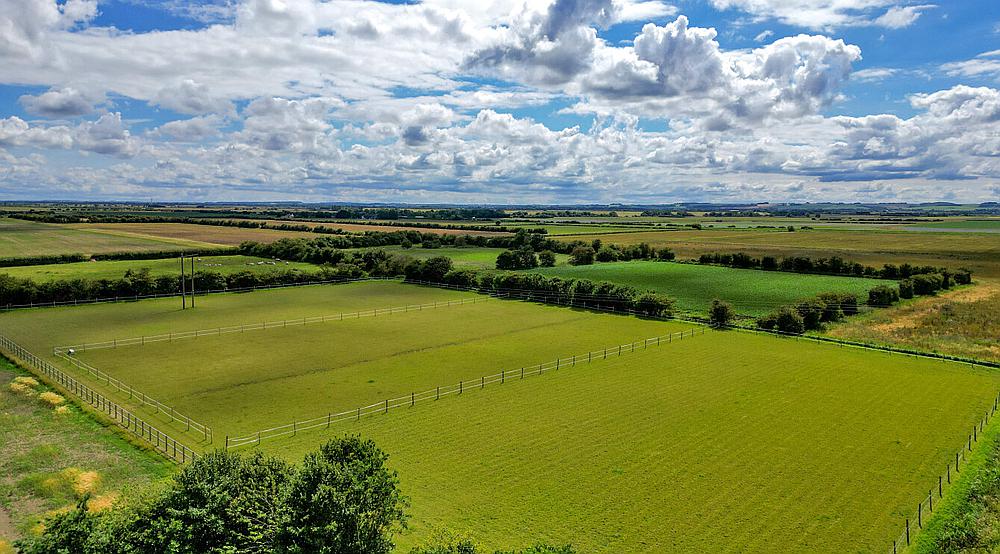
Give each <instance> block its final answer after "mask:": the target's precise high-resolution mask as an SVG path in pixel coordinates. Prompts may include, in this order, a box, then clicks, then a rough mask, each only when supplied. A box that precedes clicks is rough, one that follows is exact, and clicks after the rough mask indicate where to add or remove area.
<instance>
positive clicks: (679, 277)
mask: <svg viewBox="0 0 1000 554" xmlns="http://www.w3.org/2000/svg"><path fill="white" fill-rule="evenodd" d="M533 271H537V272H538V273H543V274H545V275H554V276H558V277H564V278H574V279H590V280H593V281H612V282H615V283H621V284H623V285H630V286H633V287H635V288H637V289H639V290H655V291H657V292H662V293H665V294H667V295H669V296H671V297H673V298H674V299H676V300H677V307H678V308H679V309H680V310H682V311H688V312H697V313H704V312H706V311H707V309H708V305H709V304H710V303H711V302H712V300H713V299H715V298H718V299H720V300H725V301H726V302H729V303H730V304H732V305H733V307H734V308H735V309H736V311H737V312H738V313H740V314H745V315H763V314H766V313H768V312H771V311H773V310H775V309H776V308H778V307H779V306H782V305H786V304H791V303H794V302H795V301H797V300H802V299H805V298H809V297H812V296H816V295H817V294H819V293H821V292H850V293H854V294H857V295H858V296H859V299H861V300H862V301H864V299H866V298H868V289H870V288H872V287H874V286H875V285H884V284H886V283H891V281H884V280H879V279H861V278H857V277H837V276H829V275H802V274H797V273H784V272H779V271H761V270H756V269H733V268H729V267H719V266H710V265H696V264H680V263H670V262H646V261H634V262H615V263H598V264H593V265H578V266H571V265H566V266H560V267H553V268H544V269H537V270H533Z"/></svg>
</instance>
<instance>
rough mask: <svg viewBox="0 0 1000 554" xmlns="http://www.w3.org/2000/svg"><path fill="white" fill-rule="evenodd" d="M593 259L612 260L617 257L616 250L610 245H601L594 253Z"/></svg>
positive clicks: (600, 260)
mask: <svg viewBox="0 0 1000 554" xmlns="http://www.w3.org/2000/svg"><path fill="white" fill-rule="evenodd" d="M594 259H596V260H597V261H599V262H613V261H615V260H617V259H618V251H617V250H615V249H614V248H612V247H611V246H602V247H601V249H600V250H598V251H597V254H595V255H594Z"/></svg>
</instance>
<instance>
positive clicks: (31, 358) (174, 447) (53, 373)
mask: <svg viewBox="0 0 1000 554" xmlns="http://www.w3.org/2000/svg"><path fill="white" fill-rule="evenodd" d="M0 348H2V349H3V350H4V351H5V352H7V353H8V354H9V355H11V356H13V357H15V358H17V359H19V360H21V361H22V362H23V363H25V364H27V365H28V366H30V367H31V368H33V369H34V370H35V371H37V372H41V374H42V375H44V376H45V377H46V378H48V379H51V380H52V381H54V382H55V383H56V384H58V385H59V386H60V387H62V388H63V389H65V390H66V391H68V392H70V393H72V394H73V395H75V396H76V397H78V398H79V399H80V400H82V401H83V402H86V403H87V404H89V405H90V406H92V407H94V408H96V409H97V410H100V411H101V412H103V413H104V414H105V415H107V416H109V417H110V418H111V419H112V420H114V421H115V423H117V424H118V425H119V426H121V427H123V428H125V429H126V430H127V431H129V432H131V433H132V434H133V435H135V436H137V437H139V438H141V439H142V440H143V441H145V442H146V443H148V444H149V445H150V446H152V447H153V448H154V449H155V450H156V451H157V452H159V453H160V454H162V455H164V456H165V457H167V458H168V459H170V460H173V461H175V462H178V463H187V462H191V461H194V460H195V459H197V457H198V455H197V454H196V453H195V452H194V451H193V450H191V449H190V448H188V447H187V446H185V445H184V444H182V443H180V442H178V441H177V440H176V439H174V438H173V437H171V436H170V435H168V434H167V433H164V432H163V431H161V430H159V429H157V428H156V427H154V426H152V425H150V424H148V423H146V421H145V420H143V419H142V418H140V417H138V416H136V415H135V414H133V413H132V412H131V411H129V410H127V409H126V408H123V407H122V406H120V405H119V404H117V403H115V402H114V401H112V400H110V399H109V398H107V397H106V396H104V395H102V394H101V393H99V392H97V391H95V390H93V389H91V388H90V387H88V386H86V385H84V384H83V383H81V382H79V381H77V380H76V379H74V378H72V377H70V376H69V375H67V374H66V373H64V372H63V371H62V370H60V369H58V368H57V367H55V366H53V365H52V364H50V363H49V362H47V361H45V360H43V359H41V358H39V357H38V356H36V355H34V354H32V353H31V352H29V351H27V350H25V349H24V348H22V347H21V346H20V345H18V344H17V343H15V342H14V341H12V340H10V339H9V338H7V337H5V336H3V335H0Z"/></svg>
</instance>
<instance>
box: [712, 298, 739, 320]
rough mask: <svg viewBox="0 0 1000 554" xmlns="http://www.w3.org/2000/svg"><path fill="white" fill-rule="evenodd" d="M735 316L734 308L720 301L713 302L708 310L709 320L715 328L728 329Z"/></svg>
mask: <svg viewBox="0 0 1000 554" xmlns="http://www.w3.org/2000/svg"><path fill="white" fill-rule="evenodd" d="M735 316H736V312H734V311H733V307H732V306H731V305H729V303H728V302H723V301H721V300H719V299H715V300H712V305H711V306H709V308H708V320H709V321H710V322H711V323H712V326H713V327H726V326H727V325H729V323H730V322H732V320H733V317H735Z"/></svg>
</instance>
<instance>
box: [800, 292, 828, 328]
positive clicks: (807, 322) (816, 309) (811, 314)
mask: <svg viewBox="0 0 1000 554" xmlns="http://www.w3.org/2000/svg"><path fill="white" fill-rule="evenodd" d="M795 311H797V312H798V313H799V315H800V316H802V325H803V326H804V327H805V329H806V330H809V331H812V330H815V329H819V328H820V327H821V325H820V321H821V320H822V319H823V312H825V311H826V302H823V301H822V300H820V299H819V298H811V299H809V300H804V301H802V302H799V303H798V305H796V306H795Z"/></svg>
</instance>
